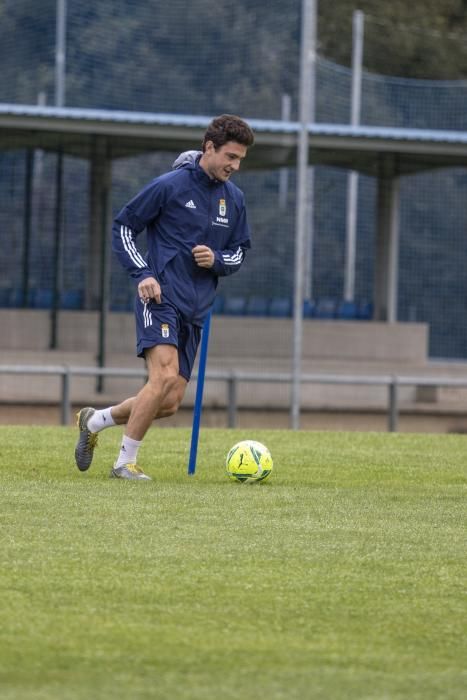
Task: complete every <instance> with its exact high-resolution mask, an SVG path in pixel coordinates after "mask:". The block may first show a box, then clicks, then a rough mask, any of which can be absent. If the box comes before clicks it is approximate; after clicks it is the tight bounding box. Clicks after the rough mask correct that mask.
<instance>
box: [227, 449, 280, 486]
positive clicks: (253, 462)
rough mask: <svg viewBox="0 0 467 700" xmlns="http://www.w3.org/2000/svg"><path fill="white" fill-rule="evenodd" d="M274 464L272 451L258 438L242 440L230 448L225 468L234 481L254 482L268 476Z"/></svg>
mask: <svg viewBox="0 0 467 700" xmlns="http://www.w3.org/2000/svg"><path fill="white" fill-rule="evenodd" d="M272 464H273V463H272V457H271V453H270V452H269V450H268V448H267V447H266V446H265V445H263V444H262V443H261V442H257V441H256V440H242V441H241V442H237V444H236V445H234V446H233V447H232V448H231V449H230V450H229V454H228V455H227V459H226V461H225V470H226V472H227V476H228V477H229V479H231V480H232V481H240V482H243V483H250V484H253V483H256V482H258V481H264V479H267V478H268V476H269V475H270V473H271V472H272Z"/></svg>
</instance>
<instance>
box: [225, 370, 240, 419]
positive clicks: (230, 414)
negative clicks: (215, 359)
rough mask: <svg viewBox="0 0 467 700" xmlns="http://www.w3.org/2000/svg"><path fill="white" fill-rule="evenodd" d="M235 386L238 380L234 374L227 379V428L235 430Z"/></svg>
mask: <svg viewBox="0 0 467 700" xmlns="http://www.w3.org/2000/svg"><path fill="white" fill-rule="evenodd" d="M237 386H238V379H237V377H236V376H235V374H234V372H232V374H231V375H230V377H229V378H228V379H227V427H228V428H235V427H236V425H237Z"/></svg>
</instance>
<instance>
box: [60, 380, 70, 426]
mask: <svg viewBox="0 0 467 700" xmlns="http://www.w3.org/2000/svg"><path fill="white" fill-rule="evenodd" d="M70 383H71V372H70V368H69V367H64V372H63V374H62V406H61V417H62V425H68V423H69V422H70V416H71V409H70Z"/></svg>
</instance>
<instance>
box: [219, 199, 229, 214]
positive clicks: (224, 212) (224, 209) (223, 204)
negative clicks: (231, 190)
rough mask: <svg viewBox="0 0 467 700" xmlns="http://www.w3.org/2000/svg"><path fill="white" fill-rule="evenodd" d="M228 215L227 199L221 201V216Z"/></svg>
mask: <svg viewBox="0 0 467 700" xmlns="http://www.w3.org/2000/svg"><path fill="white" fill-rule="evenodd" d="M226 214H227V207H226V206H225V199H219V216H225V215H226Z"/></svg>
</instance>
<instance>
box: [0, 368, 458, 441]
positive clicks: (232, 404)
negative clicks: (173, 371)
mask: <svg viewBox="0 0 467 700" xmlns="http://www.w3.org/2000/svg"><path fill="white" fill-rule="evenodd" d="M0 374H21V375H53V376H59V377H61V399H60V406H61V423H62V425H68V424H69V422H70V418H71V380H72V378H73V377H125V378H131V377H139V378H143V379H144V378H145V377H147V373H146V371H145V370H144V369H133V368H127V369H125V368H120V367H83V366H74V365H10V364H4V365H0ZM192 376H193V379H196V377H197V375H196V374H193V375H192ZM205 379H206V381H209V380H212V381H224V382H226V385H227V424H228V427H229V428H234V427H235V425H236V420H237V410H238V406H237V403H238V400H237V397H238V385H239V384H240V383H241V382H267V383H282V384H285V383H289V384H290V383H291V382H292V379H293V378H292V374H291V373H286V372H276V373H273V372H265V373H261V374H260V373H258V372H244V371H236V370H210V371H207V372H206V376H205ZM301 381H302V382H303V383H307V384H310V383H311V384H346V385H352V384H353V385H356V386H358V385H362V386H364V385H366V386H386V387H387V389H388V404H387V415H388V431H390V432H395V431H397V428H398V419H399V401H398V388H399V387H401V386H429V387H439V386H455V387H464V388H467V377H466V378H465V379H463V378H462V379H461V378H457V377H441V376H433V377H428V376H406V375H397V374H378V375H356V374H352V375H345V374H323V373H306V374H302V376H301ZM0 401H1V396H0Z"/></svg>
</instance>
